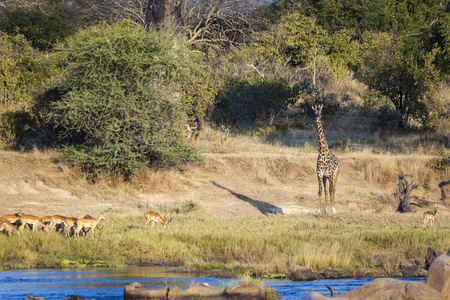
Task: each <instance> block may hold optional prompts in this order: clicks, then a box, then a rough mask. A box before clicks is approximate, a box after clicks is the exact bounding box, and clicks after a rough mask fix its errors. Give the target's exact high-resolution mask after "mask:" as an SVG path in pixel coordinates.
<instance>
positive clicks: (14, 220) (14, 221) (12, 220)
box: [2, 211, 21, 225]
mask: <svg viewBox="0 0 450 300" xmlns="http://www.w3.org/2000/svg"><path fill="white" fill-rule="evenodd" d="M20 213H21V211H19V212H18V213H17V214H14V215H4V216H3V217H2V219H6V220H8V221H9V222H10V223H11V224H13V225H19V224H20V216H19V214H20Z"/></svg>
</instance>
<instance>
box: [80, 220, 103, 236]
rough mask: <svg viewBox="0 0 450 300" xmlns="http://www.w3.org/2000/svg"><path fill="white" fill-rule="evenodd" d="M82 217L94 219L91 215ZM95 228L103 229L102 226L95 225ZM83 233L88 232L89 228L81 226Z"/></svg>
mask: <svg viewBox="0 0 450 300" xmlns="http://www.w3.org/2000/svg"><path fill="white" fill-rule="evenodd" d="M83 219H89V220H95V219H94V218H93V217H91V216H90V215H85V216H84V218H83ZM97 229H99V230H103V226H100V225H97ZM82 230H83V233H84V236H86V234H87V233H88V232H89V230H91V229H90V228H85V227H83V229H82Z"/></svg>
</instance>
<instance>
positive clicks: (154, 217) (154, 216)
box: [144, 211, 173, 229]
mask: <svg viewBox="0 0 450 300" xmlns="http://www.w3.org/2000/svg"><path fill="white" fill-rule="evenodd" d="M144 217H145V220H146V221H145V224H144V227H145V229H147V224H148V223H150V221H153V223H152V228H153V227H155V223H160V224H162V225H164V227H165V228H166V229H167V224H169V223H170V222H172V219H173V218H172V217H171V218H170V220H167V221H166V220H164V219H163V218H162V217H161V215H160V214H158V213H157V212H153V211H148V212H146V213H145V214H144ZM164 218H165V219H167V218H166V216H164Z"/></svg>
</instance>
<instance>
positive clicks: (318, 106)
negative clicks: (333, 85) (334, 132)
mask: <svg viewBox="0 0 450 300" xmlns="http://www.w3.org/2000/svg"><path fill="white" fill-rule="evenodd" d="M322 107H323V104H316V105H315V106H313V108H312V109H313V110H314V113H315V114H316V118H318V119H320V117H321V116H322Z"/></svg>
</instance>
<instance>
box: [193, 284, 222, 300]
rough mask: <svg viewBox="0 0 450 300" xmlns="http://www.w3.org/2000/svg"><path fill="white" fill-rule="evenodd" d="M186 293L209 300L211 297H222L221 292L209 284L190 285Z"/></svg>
mask: <svg viewBox="0 0 450 300" xmlns="http://www.w3.org/2000/svg"><path fill="white" fill-rule="evenodd" d="M186 292H188V293H189V294H191V295H197V296H201V297H210V298H211V299H212V298H213V297H220V298H221V297H222V291H221V290H220V289H219V288H218V287H216V286H214V285H211V284H209V283H199V284H193V285H190V286H189V287H188V288H187V289H186ZM210 298H208V299H210Z"/></svg>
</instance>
